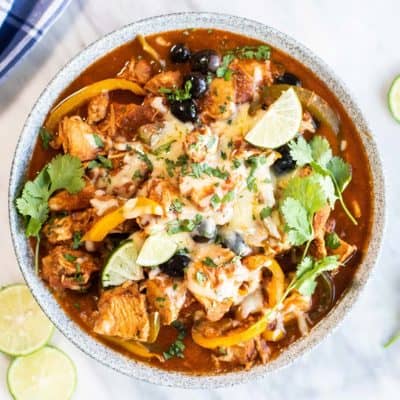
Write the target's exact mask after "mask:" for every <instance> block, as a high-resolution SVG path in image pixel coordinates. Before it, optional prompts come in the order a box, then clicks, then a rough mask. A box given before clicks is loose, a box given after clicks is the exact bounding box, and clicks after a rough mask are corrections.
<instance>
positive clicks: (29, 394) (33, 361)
mask: <svg viewBox="0 0 400 400" xmlns="http://www.w3.org/2000/svg"><path fill="white" fill-rule="evenodd" d="M7 382H8V388H9V390H10V392H11V394H12V395H13V396H14V398H15V399H16V400H54V399H57V400H68V399H70V398H71V396H72V394H73V393H74V391H75V386H76V370H75V366H74V364H73V363H72V361H71V359H70V358H69V357H67V356H66V355H65V354H64V353H63V352H62V351H60V350H58V349H56V348H54V347H48V346H46V347H43V349H40V350H38V351H36V352H35V353H32V354H29V355H28V356H22V357H17V358H16V359H15V360H13V361H12V362H11V364H10V367H9V368H8V373H7Z"/></svg>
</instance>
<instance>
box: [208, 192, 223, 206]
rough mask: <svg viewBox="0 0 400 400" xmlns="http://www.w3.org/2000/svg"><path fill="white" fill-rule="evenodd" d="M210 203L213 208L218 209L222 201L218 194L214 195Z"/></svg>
mask: <svg viewBox="0 0 400 400" xmlns="http://www.w3.org/2000/svg"><path fill="white" fill-rule="evenodd" d="M210 203H211V205H212V206H213V208H217V207H218V206H219V205H220V204H221V199H220V198H219V196H218V195H217V194H214V195H213V196H212V197H211V199H210Z"/></svg>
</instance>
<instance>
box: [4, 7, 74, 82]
mask: <svg viewBox="0 0 400 400" xmlns="http://www.w3.org/2000/svg"><path fill="white" fill-rule="evenodd" d="M69 2H70V0H0V80H1V79H2V78H3V77H4V76H5V75H6V74H7V72H8V71H10V70H11V68H12V67H13V66H14V65H15V64H16V63H17V62H18V61H19V60H21V58H23V57H24V55H25V54H26V53H27V52H28V51H29V50H30V49H31V48H32V47H33V45H34V44H35V43H36V42H38V41H39V40H40V39H41V38H42V36H43V35H44V34H45V33H46V31H47V30H48V29H49V28H50V27H51V25H52V24H53V23H54V22H55V21H56V19H57V17H58V16H59V15H61V13H62V12H63V11H64V9H65V8H66V6H67V5H68V3H69Z"/></svg>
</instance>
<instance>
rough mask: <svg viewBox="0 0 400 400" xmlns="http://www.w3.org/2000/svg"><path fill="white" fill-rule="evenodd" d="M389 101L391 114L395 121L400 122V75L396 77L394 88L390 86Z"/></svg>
mask: <svg viewBox="0 0 400 400" xmlns="http://www.w3.org/2000/svg"><path fill="white" fill-rule="evenodd" d="M388 101H389V110H390V112H391V113H392V115H393V117H394V119H395V120H396V121H397V122H400V75H398V76H396V78H395V79H394V81H393V83H392V86H390V89H389V95H388Z"/></svg>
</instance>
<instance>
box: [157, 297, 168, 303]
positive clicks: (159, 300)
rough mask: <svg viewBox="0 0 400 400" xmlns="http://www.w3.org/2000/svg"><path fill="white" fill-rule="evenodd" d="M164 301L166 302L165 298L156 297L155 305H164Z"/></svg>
mask: <svg viewBox="0 0 400 400" xmlns="http://www.w3.org/2000/svg"><path fill="white" fill-rule="evenodd" d="M165 300H166V298H165V297H156V302H157V303H164V301H165Z"/></svg>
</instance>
